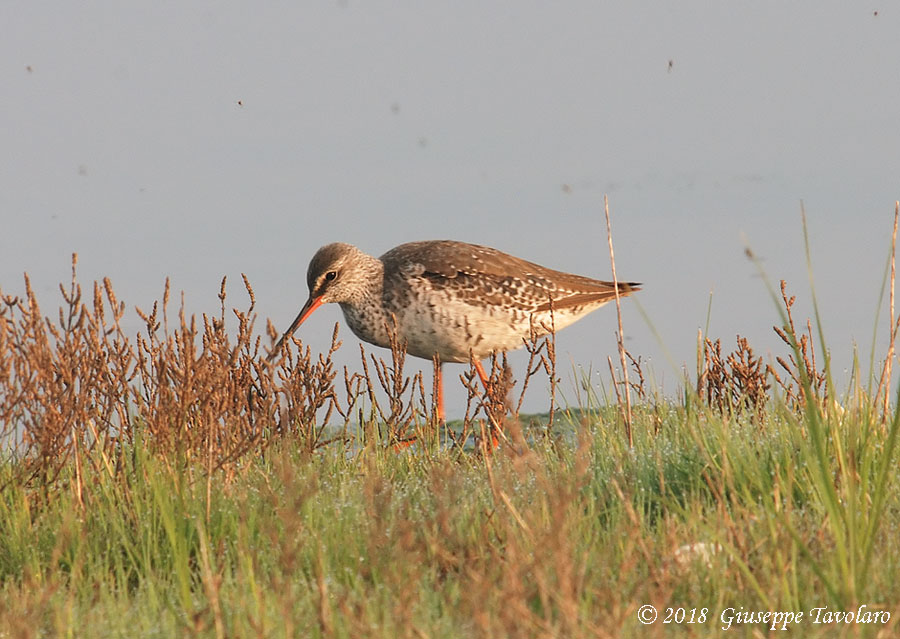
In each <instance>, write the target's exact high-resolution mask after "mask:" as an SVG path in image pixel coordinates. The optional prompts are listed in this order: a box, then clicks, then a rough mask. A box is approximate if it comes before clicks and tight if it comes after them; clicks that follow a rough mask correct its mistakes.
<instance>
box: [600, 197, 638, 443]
mask: <svg viewBox="0 0 900 639" xmlns="http://www.w3.org/2000/svg"><path fill="white" fill-rule="evenodd" d="M603 210H604V212H605V213H606V238H607V240H608V242H609V261H610V264H611V265H612V277H613V288H615V290H616V316H617V317H618V320H619V332H618V334H617V335H616V338H617V341H618V344H619V359H620V360H621V363H622V379H623V381H624V382H625V410H624V413H623V416H624V418H625V436H626V437H627V438H628V446H629V447H632V446H634V437H633V435H632V432H631V390H630V389H629V386H628V365H627V363H626V362H625V341H624V340H625V334H624V330H623V328H622V302H621V296H620V295H619V280H618V278H617V277H616V256H615V252H614V251H613V240H612V224H610V221H609V197H608V196H606V195H604V196H603ZM613 384H615V379H613Z"/></svg>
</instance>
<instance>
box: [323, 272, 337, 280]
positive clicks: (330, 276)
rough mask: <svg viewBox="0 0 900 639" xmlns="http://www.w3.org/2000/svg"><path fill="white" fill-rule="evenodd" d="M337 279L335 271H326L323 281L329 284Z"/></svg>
mask: <svg viewBox="0 0 900 639" xmlns="http://www.w3.org/2000/svg"><path fill="white" fill-rule="evenodd" d="M336 277H337V271H328V272H327V273H325V281H326V282H330V281H332V280H333V279H334V278H336Z"/></svg>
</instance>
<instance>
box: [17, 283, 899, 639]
mask: <svg viewBox="0 0 900 639" xmlns="http://www.w3.org/2000/svg"><path fill="white" fill-rule="evenodd" d="M73 270H74V268H73ZM886 284H887V285H888V286H890V287H893V278H890V280H889V281H887V282H886ZM246 289H247V291H248V296H249V298H250V307H249V309H248V310H247V311H235V312H234V313H233V314H232V315H230V316H229V315H228V314H227V313H226V312H225V308H226V306H225V292H224V283H223V290H222V294H221V297H222V305H221V308H220V309H219V313H218V314H217V315H215V316H211V317H207V316H204V317H203V318H201V320H199V321H198V320H195V319H194V318H187V317H185V316H184V315H183V314H180V316H179V318H178V321H177V322H176V323H174V324H173V326H174V328H170V323H169V319H168V317H167V310H166V309H167V305H168V304H167V302H168V300H167V295H166V296H164V299H163V301H162V303H161V304H159V305H158V306H157V307H156V308H154V309H152V310H151V311H150V312H146V313H143V316H144V317H145V320H146V324H147V329H146V331H145V332H144V333H143V334H142V335H141V336H139V337H138V338H137V339H136V340H132V339H130V338H129V337H127V336H126V335H124V334H123V332H122V331H121V329H120V328H119V326H120V324H119V320H120V319H121V317H122V315H123V313H124V312H125V308H124V306H123V305H122V304H121V303H120V302H119V301H118V299H117V298H116V296H115V294H114V292H113V289H112V285H111V284H110V283H109V282H108V281H107V282H104V283H102V284H99V285H95V287H94V289H93V296H92V299H91V300H90V301H89V302H87V303H86V302H84V301H82V295H81V290H80V288H79V286H78V283H77V280H76V279H75V278H74V273H73V280H72V283H71V284H69V285H68V286H67V287H64V288H63V289H62V290H63V295H64V300H63V301H64V303H63V307H62V309H61V310H60V313H59V314H58V317H54V318H53V319H50V318H48V317H46V316H44V315H43V314H42V313H41V312H40V309H39V308H38V305H37V300H36V299H35V296H34V294H33V293H32V292H31V290H30V288H29V287H28V286H27V284H26V290H25V294H24V295H23V296H22V297H21V298H14V297H10V296H5V297H4V298H3V306H2V310H0V419H2V421H0V428H2V432H0V435H2V436H3V438H4V442H5V443H4V451H5V457H4V459H3V461H2V463H0V486H2V492H0V637H39V636H73V637H86V636H91V637H95V636H110V637H144V636H159V637H170V636H204V637H205V636H209V637H307V636H308V637H506V636H515V637H518V636H525V637H629V636H640V637H644V636H696V637H701V636H702V637H706V636H714V635H717V634H719V633H720V632H724V631H723V630H722V625H723V622H722V620H721V619H720V615H721V613H722V611H724V610H726V609H729V608H734V609H736V610H737V609H743V610H745V611H767V610H771V611H777V610H794V611H806V612H807V613H809V611H810V610H811V609H813V608H815V607H828V608H829V609H830V610H833V611H834V610H839V611H845V610H853V611H855V610H857V608H858V607H859V606H860V605H866V606H867V607H868V608H867V609H868V610H884V611H887V612H890V613H891V619H890V621H888V622H887V623H877V624H855V623H854V624H845V623H841V624H834V623H832V624H824V623H820V624H815V623H813V622H812V621H811V620H810V619H809V617H807V618H806V619H805V620H804V621H803V622H802V623H800V624H795V625H794V627H793V630H794V631H795V633H799V634H800V635H801V636H811V637H833V636H853V637H857V636H861V637H888V636H893V635H894V634H896V632H897V631H896V625H895V623H896V622H895V619H896V618H897V615H898V613H900V605H898V604H900V586H898V584H897V579H896V575H897V574H898V569H900V565H898V564H900V552H898V551H900V547H898V546H900V535H898V534H897V531H898V528H900V498H898V480H900V472H898V470H897V469H898V462H900V459H898V457H900V455H898V451H897V433H898V429H900V415H898V411H897V408H896V407H897V404H898V400H897V399H895V400H894V402H893V405H892V404H891V402H888V403H887V404H885V402H884V400H883V395H882V394H881V392H880V391H876V392H875V393H874V394H873V393H872V392H871V389H872V388H879V387H881V388H891V387H893V386H894V385H893V384H892V383H891V381H890V378H889V377H888V378H887V379H885V375H888V376H889V372H886V371H889V370H890V367H881V371H882V373H881V375H882V379H881V380H878V381H875V382H873V381H872V380H865V379H863V380H861V379H860V378H859V376H857V377H856V378H855V383H854V385H853V386H852V387H851V389H850V390H849V392H846V393H845V394H844V395H843V396H842V395H840V394H839V393H838V392H837V391H836V389H835V388H834V385H833V382H832V381H831V380H829V379H828V376H827V368H828V361H827V350H826V349H825V344H824V342H822V341H818V342H817V341H816V340H815V339H814V338H815V336H817V335H821V334H822V331H821V325H820V324H817V326H816V330H815V331H813V328H812V325H811V324H809V325H807V328H806V330H804V329H802V328H799V329H798V328H797V326H796V325H795V322H794V318H793V317H792V313H791V310H792V309H791V306H792V301H791V300H792V298H791V296H789V295H788V293H787V289H786V287H785V285H782V291H781V296H780V297H779V296H778V295H777V294H775V295H774V299H775V300H776V303H777V306H778V308H779V309H780V310H781V312H782V313H783V316H782V318H781V321H780V324H779V326H778V327H777V329H778V331H780V333H779V334H781V335H783V339H784V340H785V348H786V349H787V351H786V354H785V356H784V357H780V358H779V359H778V360H776V361H773V362H769V363H766V362H765V361H764V360H763V359H762V358H761V357H759V356H757V355H756V354H755V353H753V350H752V348H751V347H750V345H749V344H748V343H747V342H746V340H743V341H741V340H739V342H738V345H737V349H736V350H735V351H734V352H732V353H725V354H723V352H722V347H721V343H720V342H718V340H712V339H711V338H708V337H704V336H701V341H700V345H699V351H698V361H699V362H700V363H699V366H698V371H697V378H696V379H692V380H685V388H684V393H683V395H682V398H680V399H677V400H675V399H671V398H665V397H662V396H661V395H660V394H659V393H658V392H656V391H655V389H653V388H647V386H646V381H645V379H646V377H648V376H647V375H645V374H644V371H643V370H641V360H640V358H638V357H632V358H631V360H630V361H631V366H632V375H631V377H630V378H629V379H630V380H631V381H629V382H628V383H629V384H630V386H631V390H632V391H633V393H632V396H633V397H634V398H635V405H634V407H633V413H632V416H631V418H630V419H631V439H632V441H630V442H629V441H628V438H627V437H624V436H623V431H622V430H621V429H620V428H619V425H620V424H621V421H620V420H622V419H623V418H622V414H621V412H620V411H619V410H618V407H617V406H616V405H615V404H614V403H612V402H611V401H610V400H609V398H611V397H615V395H616V393H615V391H614V390H613V389H605V388H594V387H592V386H591V385H590V382H589V380H586V381H585V382H584V387H583V388H582V389H579V391H578V392H579V393H581V397H583V398H584V401H583V402H581V403H582V406H580V407H575V406H569V407H564V408H562V409H560V410H559V411H558V412H557V414H556V416H555V418H554V419H553V421H552V423H551V422H550V419H549V416H544V417H543V418H540V419H537V420H535V419H534V418H531V419H525V418H521V417H519V416H518V415H517V414H516V411H515V410H512V409H510V408H509V407H510V406H511V405H512V403H511V402H509V401H505V400H506V398H505V397H504V396H503V395H504V394H505V392H506V390H507V389H502V391H500V392H497V391H496V389H493V390H492V392H490V393H487V395H486V396H485V395H484V394H482V393H481V391H480V390H479V389H478V387H477V385H475V384H472V388H471V389H470V395H471V397H470V402H471V406H470V409H471V410H470V411H468V413H467V415H468V416H467V418H466V419H465V420H464V421H463V423H457V424H451V427H452V428H451V430H452V432H453V433H454V435H453V438H451V439H449V440H448V439H447V438H445V437H443V436H442V435H441V432H442V431H440V430H438V429H437V428H436V424H435V423H434V419H433V415H432V414H431V404H432V402H431V401H429V400H430V398H429V396H428V395H429V394H428V393H426V392H425V390H424V388H423V384H422V382H421V377H420V376H417V375H413V376H412V377H411V378H410V377H409V376H408V375H406V374H405V373H404V372H403V364H404V360H403V358H402V354H400V353H394V356H393V357H392V358H391V360H390V361H389V362H382V361H381V360H380V359H379V358H374V359H373V358H372V357H371V356H370V355H368V354H366V353H363V362H364V363H365V366H364V367H361V368H362V372H361V373H354V372H351V371H340V372H338V371H336V370H335V368H334V366H333V365H332V363H331V355H332V354H333V352H334V349H337V348H338V347H339V342H338V340H337V335H335V338H334V347H333V350H332V352H331V353H327V354H323V355H322V356H319V357H315V358H314V357H313V356H312V355H311V354H310V353H309V352H308V351H307V350H301V351H300V352H299V354H298V355H293V356H291V358H290V359H288V360H286V361H285V362H283V363H282V364H281V365H279V366H278V367H276V368H272V367H268V366H267V365H265V364H264V363H263V360H264V358H263V357H260V349H261V344H260V339H259V338H255V337H253V330H252V327H253V313H252V311H253V297H252V289H250V287H249V285H247V286H246ZM773 292H774V288H773ZM229 322H236V330H234V331H233V332H230V331H228V330H226V325H227V324H228V323H229ZM890 322H891V330H892V335H893V334H894V326H895V325H896V322H897V319H896V318H895V317H894V315H893V310H892V311H891V318H890ZM271 333H274V331H271V330H270V334H271ZM232 334H235V335H236V337H235V338H232ZM816 343H818V351H817V350H816ZM891 343H892V345H893V340H892V342H891ZM530 348H531V349H533V352H534V356H533V361H532V362H531V363H530V364H529V367H528V368H529V373H528V375H527V377H526V379H527V378H530V377H531V376H532V375H535V374H538V375H540V374H541V372H543V373H544V374H547V373H549V374H551V375H555V370H556V369H555V364H554V363H552V362H551V361H548V359H547V358H549V359H550V360H552V356H553V349H552V346H550V347H549V348H548V347H547V346H544V347H543V348H544V349H545V350H541V346H540V345H537V344H533V345H531V347H530ZM629 355H630V354H629ZM890 356H891V357H893V346H892V347H891V351H890ZM542 358H543V359H542ZM494 364H495V365H494V371H493V372H494V375H492V378H493V379H495V380H496V381H497V382H498V383H499V380H500V379H501V378H502V375H501V373H502V370H501V369H502V367H503V366H502V363H501V362H495V363H494ZM551 364H553V365H551ZM473 377H474V375H472V374H470V375H469V379H470V380H471V379H473ZM823 380H824V381H823ZM533 383H534V382H533ZM553 383H555V381H553ZM620 383H621V382H620ZM492 395H493V396H492ZM498 395H499V397H498ZM385 397H387V399H384V398H385ZM495 422H502V424H503V426H504V432H505V438H504V440H503V441H502V442H501V445H500V447H499V448H498V449H497V450H496V451H494V452H493V453H492V454H490V453H489V451H488V450H487V448H486V447H484V446H476V447H474V448H473V447H472V446H471V445H469V444H470V443H471V438H470V436H471V435H475V436H479V437H480V436H481V434H482V433H484V432H486V430H488V429H489V428H490V427H491V424H492V423H495ZM411 436H414V437H416V438H417V439H416V444H414V445H412V446H408V447H405V448H398V446H397V444H398V442H404V441H407V440H408V439H409V438H410V437H411ZM485 440H486V436H485ZM454 441H455V442H457V443H456V444H454V443H453V442H454ZM479 451H481V452H479ZM642 605H652V606H654V607H655V608H656V610H657V611H658V612H659V618H658V619H657V620H656V621H655V623H653V624H650V625H644V624H642V623H641V622H640V621H639V619H638V610H639V608H640V607H641V606H642ZM669 608H671V609H672V610H673V611H677V610H678V609H683V612H684V611H686V612H687V614H688V615H691V614H692V613H691V611H692V610H693V611H694V612H693V618H694V620H695V622H694V623H688V622H687V621H686V620H685V618H681V617H679V618H680V619H681V621H680V622H678V623H669V624H666V623H663V622H664V620H665V618H666V616H667V609H669ZM702 609H706V612H705V613H704V620H703V621H702V622H701V621H700V620H699V612H697V611H700V610H702ZM767 628H768V625H766V624H758V623H743V624H738V625H736V626H732V627H731V628H730V630H729V631H728V632H729V636H748V637H751V636H752V637H756V636H762V635H765V634H767V633H768V629H767Z"/></svg>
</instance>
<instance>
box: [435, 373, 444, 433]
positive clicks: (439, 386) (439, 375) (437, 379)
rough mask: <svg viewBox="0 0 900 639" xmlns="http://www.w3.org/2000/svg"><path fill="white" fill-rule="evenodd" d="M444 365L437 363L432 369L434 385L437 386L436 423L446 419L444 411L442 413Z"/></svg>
mask: <svg viewBox="0 0 900 639" xmlns="http://www.w3.org/2000/svg"><path fill="white" fill-rule="evenodd" d="M443 370H444V365H443V364H438V365H437V368H435V369H434V377H435V379H434V385H435V386H436V387H437V418H438V423H439V424H443V423H445V422H446V421H447V420H446V416H447V415H446V413H444V374H443Z"/></svg>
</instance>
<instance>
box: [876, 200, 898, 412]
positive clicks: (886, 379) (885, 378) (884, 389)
mask: <svg viewBox="0 0 900 639" xmlns="http://www.w3.org/2000/svg"><path fill="white" fill-rule="evenodd" d="M898 217H900V201H898V202H895V203H894V233H893V235H892V236H891V280H890V283H889V285H888V292H889V300H890V302H889V307H890V316H889V317H888V322H889V324H888V327H889V329H890V336H891V337H890V342H889V343H888V352H887V357H885V359H884V368H882V370H881V379H880V380H879V382H878V390H877V391H876V392H875V401H876V403H877V401H878V396H879V395H880V394H881V393H883V395H882V406H881V421H882V423H885V421H886V420H887V416H888V409H889V405H888V404H889V403H890V397H891V374H892V372H893V367H894V344H895V342H896V340H897V330H898V329H900V318H898V319H897V320H895V319H894V281H895V279H894V278H895V274H896V271H895V267H896V259H897V219H898Z"/></svg>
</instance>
